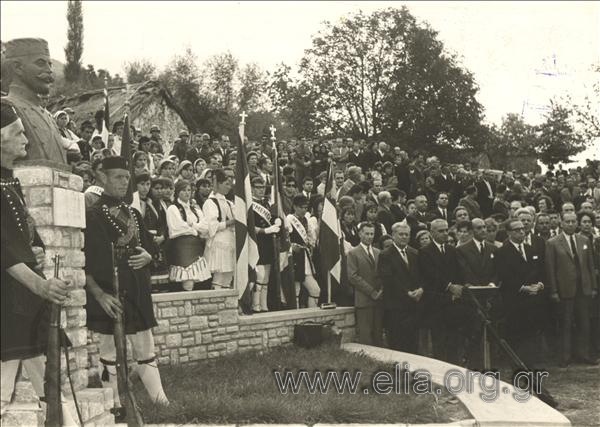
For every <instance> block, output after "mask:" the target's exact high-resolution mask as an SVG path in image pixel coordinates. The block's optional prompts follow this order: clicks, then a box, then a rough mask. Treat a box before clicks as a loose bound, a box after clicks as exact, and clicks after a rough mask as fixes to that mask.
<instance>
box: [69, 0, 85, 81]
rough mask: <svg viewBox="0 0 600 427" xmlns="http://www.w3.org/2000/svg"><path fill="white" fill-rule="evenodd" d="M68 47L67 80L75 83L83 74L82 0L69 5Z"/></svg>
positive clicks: (75, 0) (73, 0)
mask: <svg viewBox="0 0 600 427" xmlns="http://www.w3.org/2000/svg"><path fill="white" fill-rule="evenodd" d="M67 22H68V23H69V29H68V30H67V46H66V47H65V57H66V59H67V63H66V64H65V79H66V81H68V82H75V81H77V80H78V79H79V75H80V73H81V56H82V54H83V11H82V5H81V0H69V3H68V5H67Z"/></svg>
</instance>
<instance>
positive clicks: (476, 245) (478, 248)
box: [473, 239, 485, 253]
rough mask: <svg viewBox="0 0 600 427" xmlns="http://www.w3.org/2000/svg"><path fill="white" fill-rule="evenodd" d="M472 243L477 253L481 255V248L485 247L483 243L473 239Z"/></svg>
mask: <svg viewBox="0 0 600 427" xmlns="http://www.w3.org/2000/svg"><path fill="white" fill-rule="evenodd" d="M473 241H474V242H475V247H476V248H477V250H478V251H479V253H483V248H484V246H485V243H484V242H483V241H481V242H480V241H479V240H477V239H473Z"/></svg>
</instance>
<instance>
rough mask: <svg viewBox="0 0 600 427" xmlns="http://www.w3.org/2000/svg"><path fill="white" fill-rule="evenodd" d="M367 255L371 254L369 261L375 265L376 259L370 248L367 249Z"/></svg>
mask: <svg viewBox="0 0 600 427" xmlns="http://www.w3.org/2000/svg"><path fill="white" fill-rule="evenodd" d="M367 254H369V261H371V264H373V265H375V258H374V257H373V253H372V252H371V247H370V246H369V247H367Z"/></svg>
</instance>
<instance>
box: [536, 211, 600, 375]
mask: <svg viewBox="0 0 600 427" xmlns="http://www.w3.org/2000/svg"><path fill="white" fill-rule="evenodd" d="M576 229H577V215H576V214H575V213H565V214H563V216H562V233H560V234H559V235H558V236H556V237H553V238H551V239H550V240H548V242H547V243H546V276H547V280H548V287H549V290H550V298H551V299H552V300H553V301H554V302H556V303H558V304H559V307H560V310H559V312H560V315H559V324H560V349H561V351H560V358H561V359H560V365H561V366H564V367H566V366H567V365H568V364H569V362H570V359H571V353H572V352H571V329H572V327H573V323H575V326H576V347H575V349H574V351H573V352H574V353H575V355H576V356H577V361H578V362H582V363H584V364H591V365H595V364H597V362H596V361H594V360H592V359H591V358H590V349H589V342H590V304H591V300H592V297H593V296H595V294H596V293H597V287H598V285H597V283H596V278H595V275H594V260H593V255H592V248H591V245H590V244H589V241H588V240H587V239H585V237H583V236H581V235H577V234H575V230H576Z"/></svg>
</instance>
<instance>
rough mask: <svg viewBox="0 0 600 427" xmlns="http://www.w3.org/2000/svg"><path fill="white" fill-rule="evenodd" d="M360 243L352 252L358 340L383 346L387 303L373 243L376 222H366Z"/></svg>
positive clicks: (351, 277)
mask: <svg viewBox="0 0 600 427" xmlns="http://www.w3.org/2000/svg"><path fill="white" fill-rule="evenodd" d="M358 235H359V237H360V244H359V245H358V246H356V247H355V248H352V249H351V250H350V252H348V257H347V262H348V281H349V282H350V285H351V286H352V287H353V288H354V307H355V315H356V329H357V334H358V342H359V343H361V344H367V345H374V346H381V345H382V342H383V306H382V299H381V296H382V294H383V292H382V290H381V283H380V281H379V280H378V278H377V263H378V261H379V249H377V248H374V247H373V238H374V237H375V226H374V225H373V224H372V223H370V222H363V223H362V224H361V225H360V227H359V229H358Z"/></svg>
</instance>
